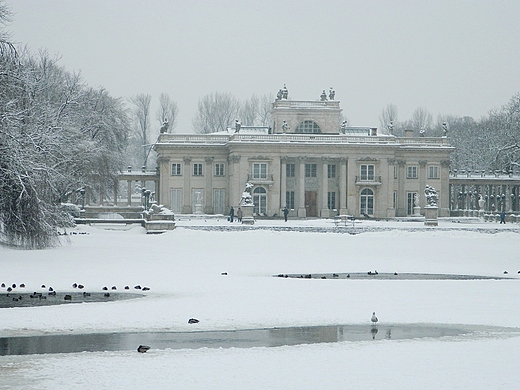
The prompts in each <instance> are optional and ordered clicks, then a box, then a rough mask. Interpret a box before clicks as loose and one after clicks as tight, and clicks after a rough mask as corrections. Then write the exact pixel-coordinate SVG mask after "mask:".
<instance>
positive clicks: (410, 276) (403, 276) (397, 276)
mask: <svg viewBox="0 0 520 390" xmlns="http://www.w3.org/2000/svg"><path fill="white" fill-rule="evenodd" d="M274 276H276V277H280V278H297V279H364V280H367V279H368V280H487V279H513V278H508V277H501V276H480V275H457V274H422V273H374V272H371V273H368V272H352V273H347V272H338V273H315V274H278V275H274Z"/></svg>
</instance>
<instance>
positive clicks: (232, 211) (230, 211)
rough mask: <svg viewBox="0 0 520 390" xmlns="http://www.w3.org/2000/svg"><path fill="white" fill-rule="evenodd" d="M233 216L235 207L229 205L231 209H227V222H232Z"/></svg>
mask: <svg viewBox="0 0 520 390" xmlns="http://www.w3.org/2000/svg"><path fill="white" fill-rule="evenodd" d="M234 218H235V209H234V208H233V206H231V210H229V222H233V219H234Z"/></svg>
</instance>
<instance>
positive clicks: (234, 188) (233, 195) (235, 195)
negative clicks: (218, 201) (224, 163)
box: [227, 155, 246, 210]
mask: <svg viewBox="0 0 520 390" xmlns="http://www.w3.org/2000/svg"><path fill="white" fill-rule="evenodd" d="M228 163H229V194H228V205H227V206H228V210H229V207H231V206H235V205H238V202H240V198H241V196H242V191H244V188H245V184H246V183H245V182H243V183H240V156H238V155H233V156H229V158H228ZM240 187H242V188H240Z"/></svg>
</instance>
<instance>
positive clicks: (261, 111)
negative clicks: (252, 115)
mask: <svg viewBox="0 0 520 390" xmlns="http://www.w3.org/2000/svg"><path fill="white" fill-rule="evenodd" d="M273 101H274V96H273V95H272V94H269V95H263V96H262V97H260V101H259V102H258V116H257V121H258V122H257V124H258V125H259V126H269V125H271V109H272V106H273Z"/></svg>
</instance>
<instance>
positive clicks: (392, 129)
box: [388, 121, 394, 135]
mask: <svg viewBox="0 0 520 390" xmlns="http://www.w3.org/2000/svg"><path fill="white" fill-rule="evenodd" d="M388 133H389V134H390V135H394V121H390V123H389V124H388Z"/></svg>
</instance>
